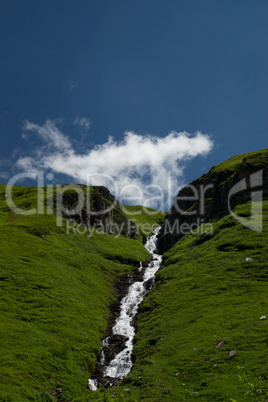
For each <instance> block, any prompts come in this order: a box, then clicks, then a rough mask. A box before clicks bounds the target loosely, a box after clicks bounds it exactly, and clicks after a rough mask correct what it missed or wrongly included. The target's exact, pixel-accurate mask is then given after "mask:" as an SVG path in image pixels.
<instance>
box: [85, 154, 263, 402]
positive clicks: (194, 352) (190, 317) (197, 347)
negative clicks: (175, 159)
mask: <svg viewBox="0 0 268 402" xmlns="http://www.w3.org/2000/svg"><path fill="white" fill-rule="evenodd" d="M267 161H268V158H267V150H264V151H259V152H254V153H251V154H245V155H239V156H238V157H235V158H233V159H231V160H229V161H226V162H224V163H222V164H220V165H219V166H215V167H214V168H212V169H211V171H210V172H209V173H208V175H204V176H202V177H201V178H200V179H198V180H196V181H195V182H194V183H195V184H196V183H197V184H198V185H199V186H200V185H202V182H203V183H205V184H208V183H209V181H210V180H211V179H212V180H213V181H214V186H213V197H215V198H216V200H219V199H220V196H219V194H222V197H223V195H224V196H227V193H226V192H227V188H229V189H230V190H231V188H232V186H233V185H235V184H236V182H237V181H238V182H239V181H240V180H242V179H243V177H244V178H246V177H247V175H249V176H250V175H251V174H253V173H254V172H256V171H259V170H261V171H262V179H263V183H262V184H263V186H262V195H263V201H262V202H259V203H253V204H254V205H255V207H256V206H257V209H255V215H254V216H253V218H252V217H251V207H252V203H251V197H250V194H249V192H248V191H245V192H244V195H245V197H243V191H242V192H241V193H240V194H239V197H238V198H237V199H236V202H235V204H236V205H234V206H233V207H232V208H233V209H232V212H233V213H234V214H236V216H240V217H242V218H243V219H245V220H250V219H251V221H252V222H253V223H254V220H255V221H256V222H257V225H256V228H257V229H258V232H256V231H254V230H252V229H250V228H248V227H246V226H245V225H243V224H241V223H240V222H239V221H238V220H237V219H235V217H233V216H232V215H231V214H229V213H228V211H227V209H226V208H221V207H220V208H217V203H216V202H215V200H214V199H213V200H212V199H211V194H210V195H209V197H207V198H206V201H208V202H209V207H210V208H211V209H210V212H211V214H210V216H207V220H206V223H204V224H201V226H200V227H199V228H197V229H196V230H193V231H191V232H190V233H188V234H186V235H184V236H179V241H177V242H176V243H175V245H173V247H171V246H172V244H170V245H169V247H166V244H165V245H164V247H166V248H167V249H168V251H166V252H165V254H164V255H163V265H162V267H161V268H160V270H159V271H158V272H157V275H156V284H155V286H154V288H153V289H152V290H151V292H150V293H149V296H148V297H146V298H145V300H144V301H143V302H142V303H141V305H140V308H139V314H138V320H137V334H136V336H135V338H134V340H135V344H134V351H133V354H134V360H135V363H134V365H133V368H132V371H131V373H130V374H129V375H128V376H127V377H126V378H125V379H124V380H123V382H122V385H121V386H120V387H118V388H117V389H112V390H109V391H105V390H99V391H97V392H96V393H95V394H94V395H92V397H91V398H92V400H100V401H101V400H105V398H106V400H107V398H109V397H110V398H111V400H113V399H112V396H113V395H115V396H116V398H118V400H120V395H121V398H123V399H121V400H129V401H131V400H133V401H138V400H143V401H157V400H166V401H186V400H187V401H191V400H200V401H211V402H212V401H213V402H214V401H237V402H244V401H245V400H252V401H253V400H256V401H266V400H268V376H267V372H268V201H267V190H268V188H267ZM243 164H245V165H243ZM243 172H244V173H243ZM218 174H219V176H218ZM226 183H229V184H228V186H226ZM246 184H247V185H248V187H249V186H250V184H251V183H250V182H249V181H248V180H247V183H246ZM253 184H254V183H253ZM255 184H256V183H255ZM222 189H224V191H223V192H222ZM259 189H260V186H257V187H256V188H255V187H254V186H253V190H252V191H257V190H259ZM182 194H185V193H184V192H183V190H182ZM191 195H192V194H191ZM225 201H226V199H223V198H222V199H221V205H222V206H223V205H224V202H225ZM191 203H192V205H193V201H192V199H191ZM261 204H262V209H263V211H262V214H261ZM205 206H206V204H205ZM189 208H191V206H190V207H189ZM256 211H257V214H256ZM171 212H172V209H171ZM174 212H176V211H174ZM260 217H261V218H262V230H261V224H260V219H259V218H260ZM173 218H174V220H175V217H174V216H172V214H169V215H167V217H166V221H167V220H169V219H171V220H172V219H173ZM174 220H173V222H174ZM181 222H182V223H185V222H187V217H186V219H185V220H182V221H181ZM188 222H193V221H192V220H191V219H190V220H189V221H188ZM208 224H209V226H208ZM253 227H254V225H253ZM208 229H209V230H208ZM166 237H167V236H166V235H164V242H166ZM172 240H174V239H172ZM162 241H163V240H162ZM160 246H161V239H160ZM104 395H105V396H104ZM124 398H125V399H124Z"/></svg>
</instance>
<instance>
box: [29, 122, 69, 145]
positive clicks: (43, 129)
mask: <svg viewBox="0 0 268 402" xmlns="http://www.w3.org/2000/svg"><path fill="white" fill-rule="evenodd" d="M23 129H24V134H23V137H24V138H25V132H27V131H32V132H36V133H37V134H38V135H39V136H40V137H41V138H42V139H43V140H44V142H45V143H46V145H47V146H48V147H50V148H55V149H58V150H59V151H67V150H70V149H71V144H70V142H69V140H68V137H66V136H65V135H64V134H62V132H61V131H60V130H59V129H58V128H57V127H56V125H55V123H53V121H51V120H47V121H46V122H45V124H44V125H43V126H39V125H38V124H34V123H30V122H29V121H26V122H25V124H24V127H23Z"/></svg>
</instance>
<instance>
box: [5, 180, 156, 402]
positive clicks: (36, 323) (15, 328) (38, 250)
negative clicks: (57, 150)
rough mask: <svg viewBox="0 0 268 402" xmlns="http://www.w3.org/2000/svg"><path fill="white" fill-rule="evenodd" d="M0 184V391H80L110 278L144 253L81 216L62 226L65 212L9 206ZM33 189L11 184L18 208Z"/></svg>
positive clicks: (24, 394) (33, 199)
mask: <svg viewBox="0 0 268 402" xmlns="http://www.w3.org/2000/svg"><path fill="white" fill-rule="evenodd" d="M84 189H85V188H84ZM5 190H6V187H5V186H0V200H1V202H0V226H1V230H0V286H1V292H0V305H1V324H0V338H1V365H0V377H1V381H0V399H1V400H3V401H15V402H17V401H29V400H33V401H56V400H62V401H63V400H73V399H74V398H78V397H81V398H83V399H84V398H86V395H88V394H89V393H90V391H89V390H87V389H86V386H87V379H88V378H89V377H90V375H91V372H92V371H93V370H94V366H95V362H96V359H97V356H98V354H99V350H100V347H101V339H102V338H103V337H104V336H105V333H106V330H107V322H108V319H109V317H110V310H109V305H110V303H112V302H114V301H116V300H117V298H118V297H119V295H118V294H117V293H116V288H115V286H114V281H116V280H118V278H119V277H120V276H121V275H123V274H125V273H128V272H131V271H132V270H133V267H135V265H136V266H137V264H139V261H140V260H146V259H148V258H149V254H148V252H147V251H146V250H145V249H144V247H143V245H142V243H141V242H140V241H137V240H134V239H130V238H128V237H125V236H116V235H115V236H112V235H108V234H106V233H103V232H101V231H100V230H99V229H98V230H95V231H92V230H91V228H90V227H87V226H84V225H81V222H80V226H78V225H77V224H76V223H75V222H72V223H69V224H68V225H69V226H70V228H69V230H68V231H67V229H66V225H67V220H66V219H65V218H63V226H56V214H55V208H54V213H53V215H48V214H33V215H30V216H23V215H20V214H16V213H14V212H13V211H11V210H10V209H9V207H8V206H7V204H6V200H5ZM41 190H42V189H36V188H28V187H14V188H13V193H12V197H13V200H14V202H15V204H16V205H17V206H19V207H20V208H21V209H24V210H26V209H32V208H34V207H36V206H37V193H38V192H40V191H41ZM91 190H92V189H91ZM107 191H108V190H106V191H105V190H104V188H93V195H94V200H95V201H94V205H95V209H94V211H95V210H96V209H97V210H100V208H101V207H103V206H104V204H105V205H106V204H107V205H109V204H111V202H113V201H114V199H113V197H112V196H111V195H110V194H108V193H109V192H107ZM91 193H92V191H91ZM68 194H69V195H68ZM65 195H66V194H65ZM111 197H112V198H111ZM52 198H54V201H55V194H54V195H53V197H52ZM65 198H66V199H65V201H66V203H67V204H68V206H69V207H70V206H71V207H73V206H74V205H75V202H76V200H75V194H74V192H72V191H67V196H66V197H65ZM45 201H46V202H45V204H46V205H47V196H46V194H45ZM80 215H81V219H84V217H86V218H88V216H86V215H85V214H84V213H81V214H80ZM104 215H105V214H104ZM72 218H77V219H78V222H79V217H77V216H72ZM106 218H107V216H106V217H105V219H106ZM93 219H98V223H100V222H101V219H104V218H103V217H101V216H99V215H98V216H97V218H96V216H95V215H93ZM109 219H110V223H114V224H118V225H120V224H121V223H122V222H127V221H128V219H127V217H126V216H125V215H124V214H123V212H122V211H121V209H120V208H117V207H115V208H114V209H113V211H112V213H110V214H109ZM82 223H83V222H82ZM92 223H94V222H92ZM131 225H132V223H131ZM66 231H67V232H66ZM68 232H69V234H67V233H68Z"/></svg>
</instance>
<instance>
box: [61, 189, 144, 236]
mask: <svg viewBox="0 0 268 402" xmlns="http://www.w3.org/2000/svg"><path fill="white" fill-rule="evenodd" d="M78 187H79V189H81V190H82V192H83V193H84V196H85V204H84V205H83V206H82V207H81V208H78V211H77V212H75V213H73V214H72V213H71V211H72V210H75V208H76V207H77V205H78V202H79V195H78V192H77V191H75V190H74V189H72V188H70V189H69V190H68V189H67V190H65V191H64V192H63V194H62V206H63V208H65V209H66V211H68V214H67V213H66V214H65V216H66V217H67V218H68V219H69V220H70V221H72V222H75V223H77V224H81V225H84V226H85V227H87V228H92V229H96V230H98V231H102V232H105V233H108V234H117V233H119V234H122V235H124V236H128V237H131V238H132V237H134V236H135V233H136V227H135V224H134V222H132V221H131V220H129V219H127V217H126V216H125V215H124V213H123V207H122V205H121V204H120V202H119V201H117V200H116V199H115V197H114V196H113V195H112V194H111V193H110V191H109V190H108V189H107V188H106V187H103V186H91V187H88V186H85V185H79V186H78Z"/></svg>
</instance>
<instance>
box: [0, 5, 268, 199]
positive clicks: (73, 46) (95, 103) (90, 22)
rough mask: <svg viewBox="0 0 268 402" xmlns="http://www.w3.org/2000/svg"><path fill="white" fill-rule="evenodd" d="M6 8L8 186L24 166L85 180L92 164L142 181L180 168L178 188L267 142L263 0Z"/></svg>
mask: <svg viewBox="0 0 268 402" xmlns="http://www.w3.org/2000/svg"><path fill="white" fill-rule="evenodd" d="M0 7H1V9H0V10H1V13H0V31H1V47H0V55H1V65H0V69H1V74H0V80H1V89H2V90H1V92H0V132H1V150H0V181H1V182H2V183H7V182H8V180H9V179H10V178H11V177H12V176H14V174H16V173H18V172H21V171H24V170H26V171H27V169H28V170H29V171H30V170H32V171H33V170H34V169H44V170H46V171H50V172H52V173H53V175H54V177H55V184H59V183H61V182H62V183H66V182H67V181H70V182H74V181H75V182H81V181H83V180H84V177H85V175H84V176H83V175H82V174H81V172H82V171H85V169H86V166H87V165H89V166H90V169H91V171H94V173H97V172H99V171H100V173H101V174H105V173H106V172H107V174H110V175H112V176H117V175H119V176H120V177H121V179H122V176H123V175H124V172H125V175H126V176H127V177H126V180H125V181H124V180H123V181H122V183H121V184H122V185H123V184H124V185H129V183H135V185H137V186H138V185H141V184H142V183H145V184H147V185H148V183H149V182H150V181H151V182H153V183H156V181H157V180H158V181H159V185H162V184H161V183H164V182H165V181H166V178H165V175H167V173H168V172H170V171H171V170H172V172H173V173H172V174H173V176H174V178H173V184H172V185H173V186H175V187H176V185H178V186H179V185H180V184H182V183H187V182H190V181H191V180H193V179H194V178H197V177H199V176H200V175H201V174H203V173H205V172H206V171H208V170H209V169H210V168H211V167H212V166H213V165H215V164H217V163H220V162H221V161H223V160H225V159H227V158H229V157H231V156H233V155H236V154H239V153H244V152H250V151H254V150H258V149H262V148H266V147H267V110H268V74H267V71H268V51H267V50H268V24H267V19H268V3H267V1H266V0H263V1H262V0H256V1H252V0H230V1H229V0H218V1H215V0H187V1H181V0H167V1H165V2H164V1H159V0H143V1H140V0H135V1H132V0H113V1H111V0H98V1H94V0H86V1H85V0H79V1H77V2H73V1H69V0H67V1H66V0H65V1H61V0H57V1H52V0H43V1H42V0H34V1H33V0H27V1H21V0H9V1H6V2H1V6H0ZM125 132H128V133H131V134H127V135H126V134H124V133H125ZM181 132H186V133H188V134H180V135H179V134H178V133H181ZM196 132H200V133H202V134H196ZM170 133H173V134H170ZM198 135H199V137H198ZM200 135H201V137H200ZM202 135H203V137H202ZM208 136H209V137H208ZM109 137H113V140H111V139H110V140H109V141H108V138H109ZM176 139H177V142H176ZM189 140H191V141H189ZM174 141H175V142H176V144H177V145H178V148H177V145H175V146H174V144H175V142H174ZM212 142H213V145H212ZM186 143H187V144H186ZM163 147H165V149H166V151H165V152H166V153H165V157H163V155H162V156H161V153H162V149H163ZM187 147H188V148H187ZM181 149H182V150H183V151H182V152H180V150H181ZM132 150H133V153H132ZM144 150H146V152H147V153H146V152H145V153H144ZM113 152H114V153H113ZM152 152H154V153H156V155H154V156H152ZM135 153H136V154H137V156H136V159H135V158H132V157H133V155H134V154H135ZM143 153H144V155H143V157H144V159H142V157H141V154H143ZM176 154H178V158H177V159H176ZM66 155H67V156H66ZM103 155H104V156H105V158H107V159H103ZM122 155H124V156H125V159H126V160H125V161H124V157H123V156H122ZM72 156H74V158H73V159H72V158H71V157H72ZM157 157H159V160H161V162H159V164H157V160H155V159H157ZM64 158H65V159H64ZM146 158H147V161H148V165H147V164H146V163H145V159H146ZM132 159H133V160H132ZM96 160H98V161H100V162H99V163H97V162H96ZM105 160H106V161H107V163H105ZM130 160H132V164H131V165H128V161H130ZM100 163H102V165H101V167H100ZM120 163H121V164H120ZM129 163H130V162H129ZM151 164H152V165H151ZM105 165H106V166H105ZM135 165H136V166H137V169H136V170H135ZM67 166H69V167H70V169H69V170H68V169H67ZM72 170H73V171H75V172H76V173H75V174H74V175H73V176H72ZM18 184H19V183H18ZM27 184H32V185H34V184H35V183H34V181H31V180H29V183H27ZM97 184H99V183H97ZM163 186H164V184H163ZM175 187H174V188H175ZM164 191H167V189H166V188H165V186H164ZM173 195H175V194H173Z"/></svg>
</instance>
